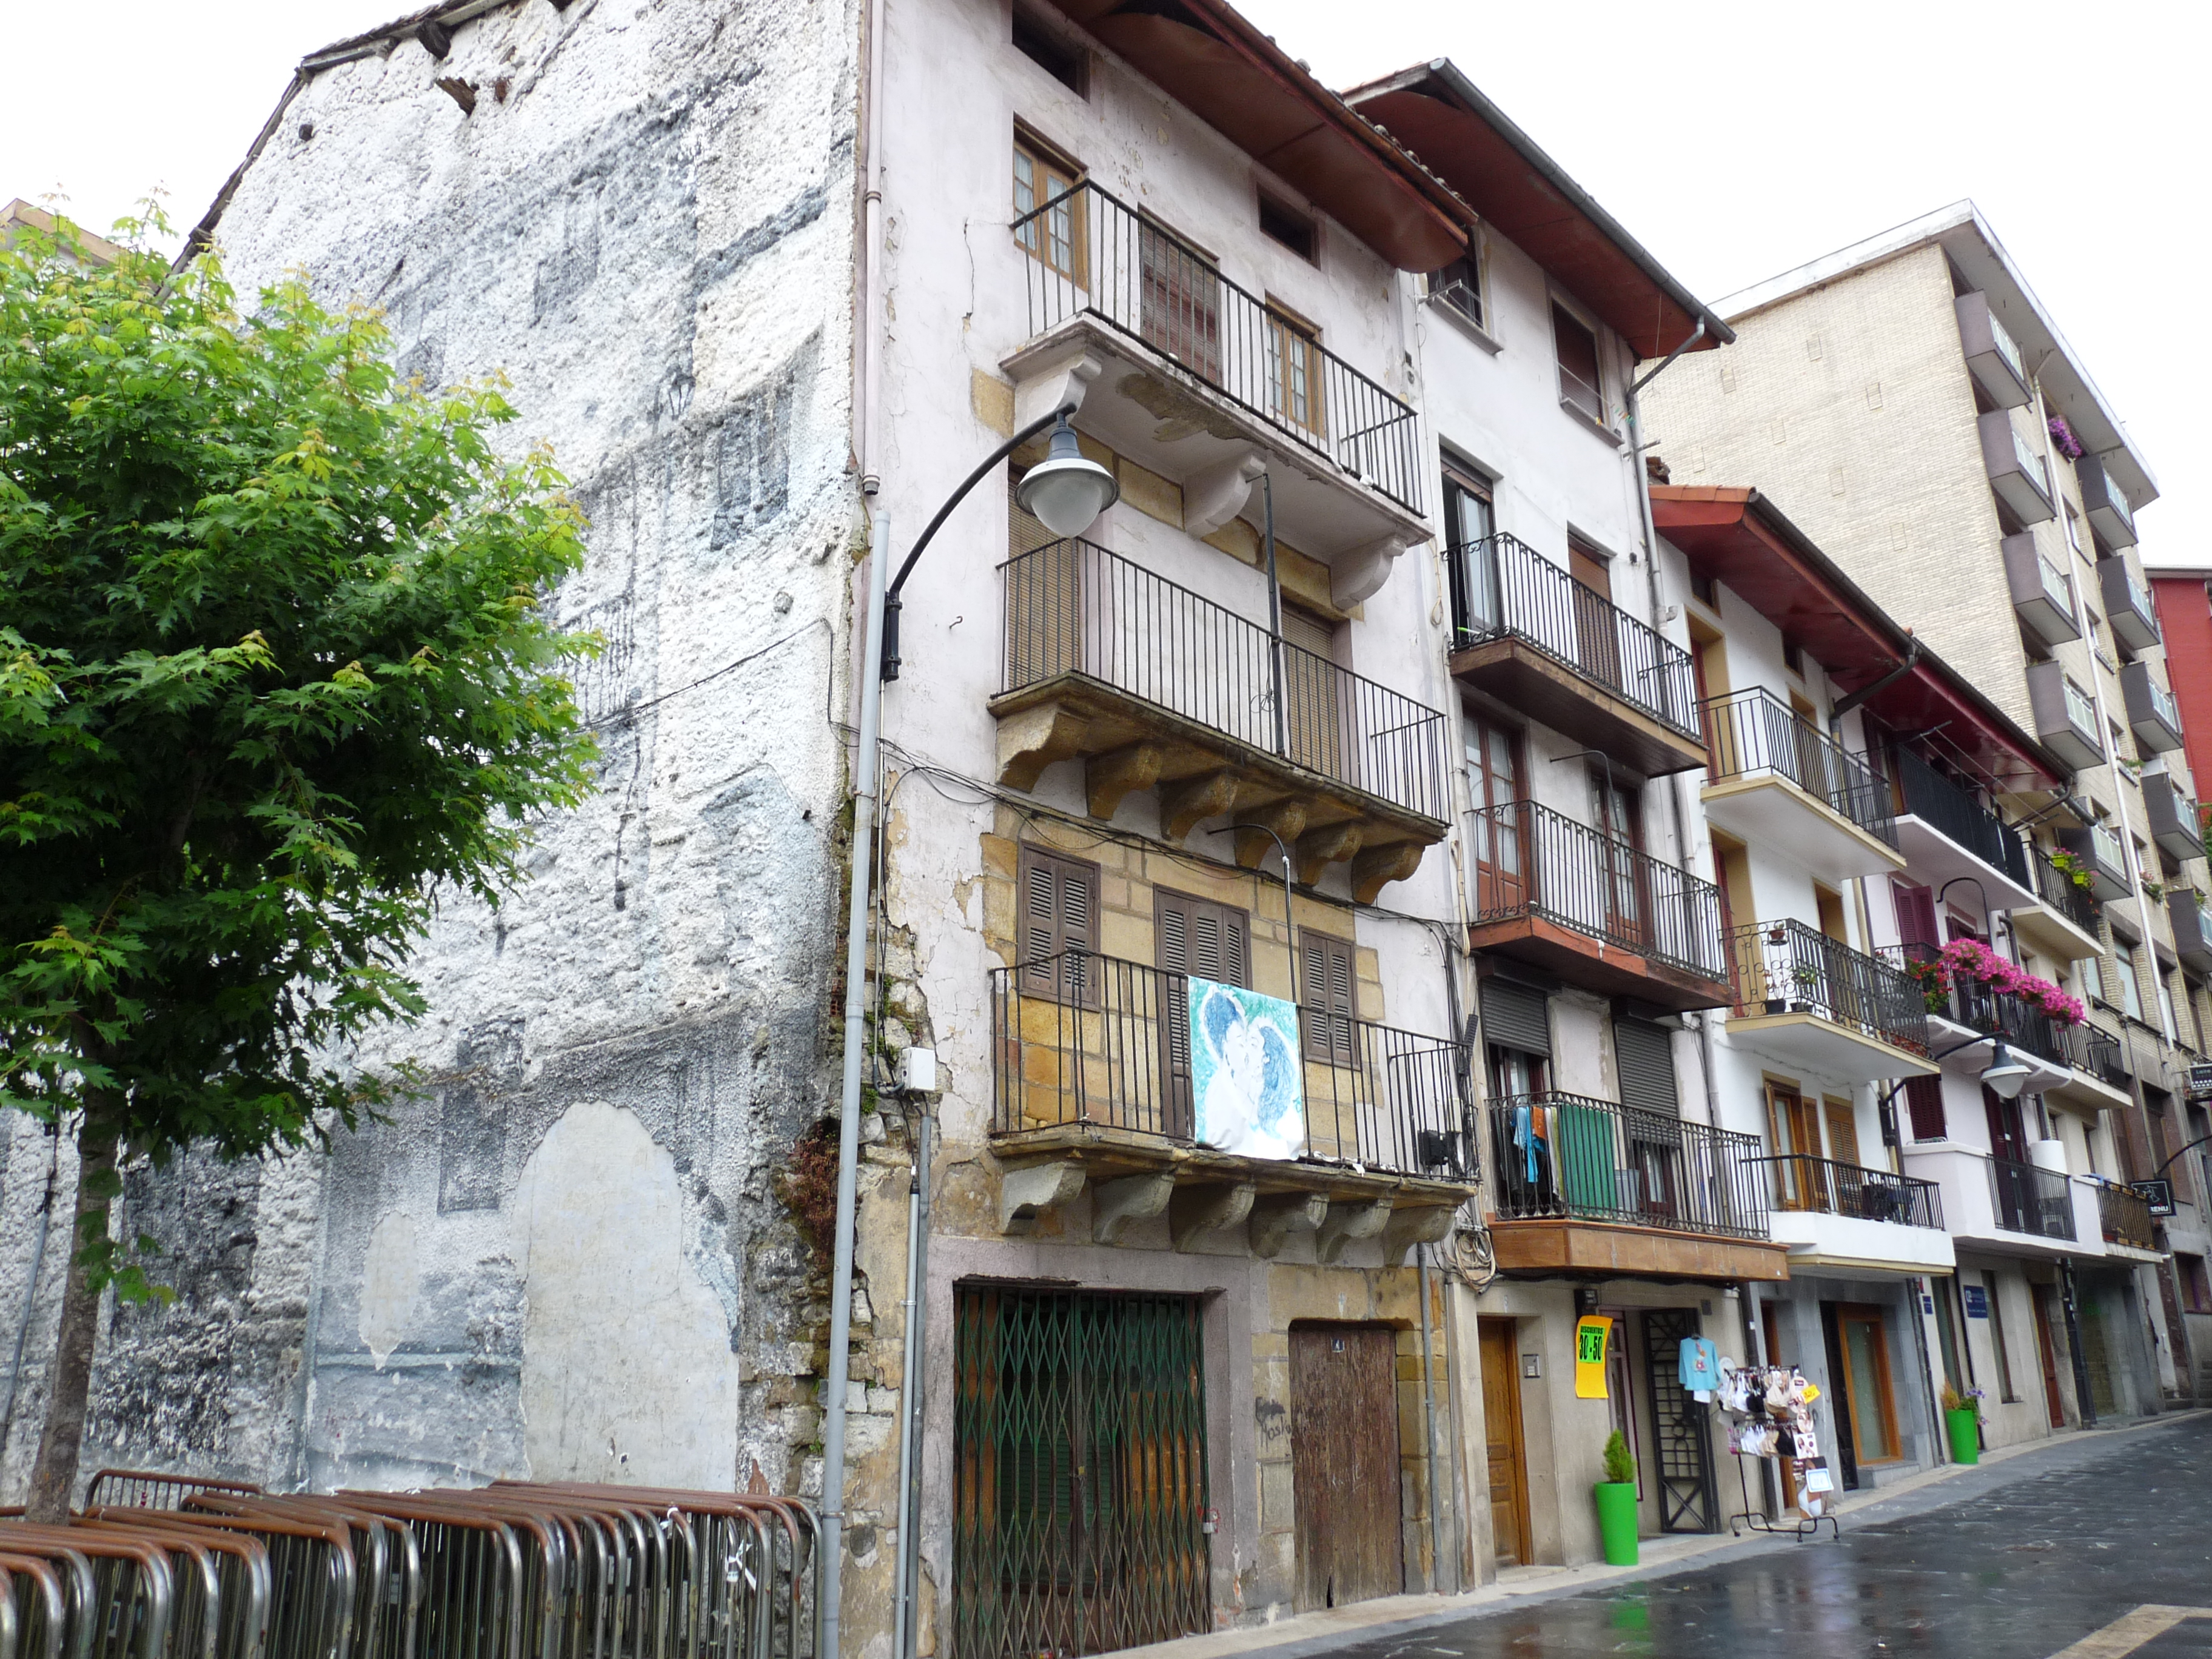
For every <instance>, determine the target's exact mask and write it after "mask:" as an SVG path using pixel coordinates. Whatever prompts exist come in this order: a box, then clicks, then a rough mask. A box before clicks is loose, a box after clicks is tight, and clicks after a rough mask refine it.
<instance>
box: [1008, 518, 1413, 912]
mask: <svg viewBox="0 0 2212 1659" xmlns="http://www.w3.org/2000/svg"><path fill="white" fill-rule="evenodd" d="M1000 570H1001V573H1002V574H1003V576H1004V579H1005V605H1006V634H1005V653H1006V654H1005V671H1004V685H1005V689H1004V690H1002V691H1001V692H1000V694H999V696H996V697H994V699H992V702H991V705H990V708H991V713H992V714H994V715H995V716H997V718H998V722H999V780H1000V782H1001V783H1005V784H1007V785H1009V786H1011V787H1014V788H1017V789H1028V788H1030V787H1034V786H1035V784H1036V780H1037V778H1038V775H1040V774H1041V773H1042V771H1043V770H1044V769H1045V768H1046V767H1047V766H1049V765H1051V764H1053V763H1054V762H1057V761H1064V760H1078V759H1079V760H1081V761H1082V762H1083V763H1084V769H1085V787H1086V790H1087V793H1088V797H1089V805H1090V808H1091V812H1092V814H1093V815H1094V816H1096V817H1102V818H1110V817H1113V816H1114V814H1115V811H1118V810H1119V809H1120V807H1121V802H1122V800H1123V799H1125V798H1126V797H1127V795H1128V794H1129V793H1130V792H1132V791H1133V790H1139V789H1145V790H1154V791H1157V792H1158V798H1159V806H1160V827H1161V832H1162V833H1163V834H1164V836H1166V837H1167V838H1168V839H1169V840H1170V841H1181V840H1182V838H1183V837H1184V836H1188V834H1190V832H1191V831H1192V830H1193V829H1195V828H1197V826H1198V825H1199V824H1200V823H1201V822H1203V821H1204V820H1206V819H1207V818H1211V817H1218V816H1220V815H1222V814H1224V813H1233V814H1234V815H1235V816H1236V817H1237V818H1238V819H1239V820H1240V821H1243V822H1248V823H1265V824H1266V825H1267V827H1268V828H1269V829H1273V831H1274V833H1275V835H1276V836H1280V837H1281V838H1282V840H1283V842H1284V843H1285V845H1287V846H1290V847H1291V848H1292V850H1293V853H1294V854H1295V856H1296V860H1297V866H1298V875H1299V878H1300V879H1301V880H1304V881H1305V882H1307V883H1308V884H1311V883H1313V882H1314V881H1316V880H1317V879H1318V878H1320V875H1321V873H1322V870H1323V869H1324V868H1325V867H1326V866H1328V865H1329V864H1331V863H1348V864H1349V865H1350V866H1352V869H1351V874H1352V890H1353V892H1354V893H1355V894H1356V895H1357V896H1358V897H1359V899H1360V901H1361V902H1363V903H1367V902H1372V901H1373V899H1374V897H1375V896H1376V893H1378V892H1379V891H1380V890H1382V888H1383V885H1384V884H1386V883H1389V882H1392V881H1397V880H1401V879H1402V878H1405V877H1407V876H1409V875H1411V874H1412V873H1413V871H1414V869H1415V868H1416V867H1418V866H1419V863H1420V860H1421V854H1422V851H1423V849H1425V848H1427V847H1429V846H1431V844H1433V843H1434V842H1438V841H1441V840H1443V836H1444V819H1445V816H1446V813H1447V811H1448V807H1447V805H1446V803H1447V800H1448V799H1449V798H1448V795H1447V793H1446V785H1445V782H1444V770H1443V757H1444V747H1445V743H1446V737H1447V734H1446V731H1445V725H1444V719H1443V715H1442V714H1438V713H1437V711H1436V710H1435V709H1433V708H1427V707H1425V706H1424V705H1423V704H1420V703H1418V702H1414V701H1413V699H1412V698H1410V697H1406V696H1401V695H1400V694H1398V693H1397V692H1395V691H1393V690H1389V688H1388V687H1386V686H1382V685H1378V684H1376V683H1375V682H1374V681H1372V680H1369V679H1364V678H1361V677H1360V676H1359V675H1358V674H1355V673H1353V672H1352V671H1350V670H1349V669H1346V668H1342V667H1340V666H1338V665H1336V664H1335V663H1334V662H1332V661H1330V660H1329V659H1327V658H1325V657H1322V656H1319V655H1317V654H1316V653H1313V652H1310V651H1307V650H1304V649H1303V648H1301V647H1298V646H1295V645H1292V644H1291V643H1289V642H1288V641H1285V640H1282V639H1280V638H1279V637H1277V636H1276V635H1273V634H1271V633H1269V632H1268V630H1267V629H1265V628H1263V627H1261V625H1260V624H1259V623H1255V622H1251V621H1249V620H1248V619H1247V618H1245V617H1240V616H1238V615H1237V614H1236V613H1235V612H1234V611H1230V610H1228V609H1227V608H1226V607H1225V606H1223V605H1217V604H1215V603H1214V602H1213V601H1212V600H1211V599H1206V598H1203V597H1201V596H1200V595H1199V594H1197V593H1194V592H1191V591H1190V590H1189V589H1188V588H1185V587H1182V586H1178V585H1177V584H1176V583H1174V582H1171V581H1169V580H1166V579H1165V578H1164V577H1162V576H1158V575H1156V574H1153V573H1152V571H1149V570H1147V569H1146V568H1143V567H1142V566H1141V565H1138V564H1135V563H1133V562H1131V561H1129V560H1127V559H1124V558H1122V557H1121V556H1118V555H1116V554H1114V553H1110V552H1109V551H1107V550H1106V549H1104V548H1103V547H1098V546H1095V545H1093V544H1091V543H1089V542H1084V541H1064V542H1054V543H1051V544H1048V545H1046V546H1044V547H1041V548H1038V549H1036V550H1034V551H1032V552H1029V553H1024V554H1021V555H1018V556H1016V557H1014V558H1012V559H1009V560H1008V561H1007V562H1006V563H1005V564H1004V565H1003V566H1001V567H1000ZM1274 844H1275V843H1274V841H1273V839H1272V838H1271V837H1269V836H1264V835H1261V834H1258V833H1256V832H1254V831H1249V830H1248V831H1246V832H1245V833H1244V834H1243V835H1241V836H1238V838H1237V861H1238V862H1239V863H1241V864H1243V865H1244V866H1246V867H1248V868H1249V867H1252V866H1256V865H1258V864H1259V863H1260V862H1261V860H1263V859H1264V858H1265V857H1266V856H1267V853H1268V852H1269V851H1270V850H1271V849H1272V848H1273V846H1274Z"/></svg>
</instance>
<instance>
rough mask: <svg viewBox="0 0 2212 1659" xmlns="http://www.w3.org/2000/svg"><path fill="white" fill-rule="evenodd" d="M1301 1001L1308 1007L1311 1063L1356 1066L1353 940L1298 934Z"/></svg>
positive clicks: (1306, 1031)
mask: <svg viewBox="0 0 2212 1659" xmlns="http://www.w3.org/2000/svg"><path fill="white" fill-rule="evenodd" d="M1298 950H1299V960H1298V998H1299V1000H1300V1001H1301V1002H1303V1003H1304V1005H1305V1011H1304V1015H1303V1017H1302V1019H1301V1022H1300V1023H1301V1024H1303V1025H1304V1036H1305V1051H1306V1058H1307V1059H1308V1060H1319V1061H1320V1062H1321V1063H1322V1064H1323V1065H1325V1066H1350V1065H1352V1063H1353V1034H1352V1021H1353V1019H1354V1018H1356V1017H1357V1012H1358V1010H1357V1008H1356V1007H1355V1006H1354V1002H1353V997H1352V941H1351V940H1349V939H1335V938H1332V937H1331V936H1330V935H1328V934H1327V933H1314V932H1311V931H1310V930H1309V931H1307V932H1304V933H1300V934H1299V935H1298Z"/></svg>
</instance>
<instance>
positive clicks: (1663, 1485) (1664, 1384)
mask: <svg viewBox="0 0 2212 1659" xmlns="http://www.w3.org/2000/svg"><path fill="white" fill-rule="evenodd" d="M1697 1334H1698V1316H1697V1314H1696V1312H1695V1311H1694V1310H1692V1309H1689V1308H1647V1309H1646V1310H1644V1370H1645V1372H1646V1373H1647V1376H1648V1379H1649V1383H1650V1393H1651V1452H1652V1458H1651V1461H1652V1462H1653V1464H1654V1465H1655V1466H1656V1471H1655V1472H1656V1474H1657V1475H1658V1477H1659V1530H1660V1531H1662V1532H1716V1531H1718V1530H1719V1527H1718V1518H1719V1515H1720V1505H1719V1504H1717V1502H1716V1501H1715V1499H1714V1494H1713V1448H1712V1441H1711V1436H1710V1434H1709V1433H1708V1425H1709V1424H1710V1422H1711V1417H1712V1407H1710V1406H1701V1405H1699V1403H1698V1402H1697V1401H1694V1400H1692V1399H1691V1398H1690V1395H1689V1391H1688V1390H1687V1389H1685V1388H1683V1386H1682V1369H1681V1366H1682V1341H1683V1339H1684V1338H1686V1337H1692V1336H1695V1335H1697Z"/></svg>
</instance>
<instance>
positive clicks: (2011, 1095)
mask: <svg viewBox="0 0 2212 1659" xmlns="http://www.w3.org/2000/svg"><path fill="white" fill-rule="evenodd" d="M2033 1071H2034V1067H2033V1066H2029V1065H2027V1064H2026V1063H2025V1062H2024V1061H2021V1060H2015V1059H2014V1058H2013V1054H2012V1050H2011V1049H2009V1048H2006V1047H2005V1046H2004V1044H2003V1043H2002V1042H2000V1043H1998V1044H1996V1048H1995V1049H1994V1051H1993V1052H1992V1053H1991V1054H1990V1063H1989V1064H1988V1065H1987V1066H1984V1068H1983V1070H1982V1082H1983V1084H1984V1085H1985V1086H1986V1087H1987V1088H1988V1089H1989V1090H1990V1091H1991V1092H1992V1093H1993V1094H1995V1095H1996V1097H1997V1098H1998V1099H2000V1100H2013V1099H2016V1098H2017V1097H2019V1094H2020V1091H2021V1089H2023V1088H2025V1087H2026V1086H2027V1079H2028V1078H2029V1076H2030V1075H2031V1074H2032V1073H2033Z"/></svg>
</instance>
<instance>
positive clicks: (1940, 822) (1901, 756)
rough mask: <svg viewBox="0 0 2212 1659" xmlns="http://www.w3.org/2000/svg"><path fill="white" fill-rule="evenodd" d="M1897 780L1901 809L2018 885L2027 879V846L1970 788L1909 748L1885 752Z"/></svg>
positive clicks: (2026, 881) (2023, 884)
mask: <svg viewBox="0 0 2212 1659" xmlns="http://www.w3.org/2000/svg"><path fill="white" fill-rule="evenodd" d="M1889 761H1890V769H1891V771H1892V773H1893V775H1895V777H1896V779H1897V802H1898V805H1899V809H1900V810H1901V811H1905V812H1906V813H1909V814H1910V815H1911V816H1912V817H1916V818H1918V819H1919V820H1921V822H1922V823H1925V824H1927V825H1928V826H1929V828H1930V829H1934V830H1936V832H1937V833H1939V834H1941V835H1942V836H1946V837H1947V838H1948V839H1949V840H1951V841H1952V842H1955V843H1957V844H1958V845H1959V846H1960V847H1963V848H1966V851H1968V852H1969V853H1972V854H1973V855H1974V856H1975V857H1976V858H1978V859H1979V860H1981V861H1982V862H1983V863H1984V864H1987V865H1990V866H1994V867H1995V868H1996V869H1998V870H2001V871H2002V872H2004V873H2005V874H2006V875H2008V876H2009V877H2011V878H2012V879H2013V880H2014V881H2015V882H2017V883H2018V884H2020V885H2021V886H2022V887H2026V886H2027V885H2028V884H2029V878H2028V872H2027V843H2026V842H2022V841H2021V838H2020V836H2019V835H2018V833H2017V832H2016V831H2014V830H2011V829H2006V828H2005V826H2004V820H2003V819H2002V818H2000V817H1998V816H1997V815H1996V813H1994V812H1992V811H1990V809H1989V808H1988V807H1986V806H1984V805H1982V804H1981V802H1979V801H1978V800H1976V799H1974V797H1973V794H1972V791H1970V790H1967V789H1965V788H1962V787H1960V785H1959V784H1958V783H1956V782H1954V781H1953V780H1951V779H1949V778H1947V777H1945V776H1944V775H1942V773H1941V772H1939V771H1937V770H1936V769H1935V768H1934V767H1932V766H1930V765H1929V763H1927V762H1926V761H1924V760H1923V759H1921V758H1920V757H1919V756H1917V755H1916V754H1914V753H1913V752H1912V751H1911V750H1909V749H1893V750H1890V752H1889Z"/></svg>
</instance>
